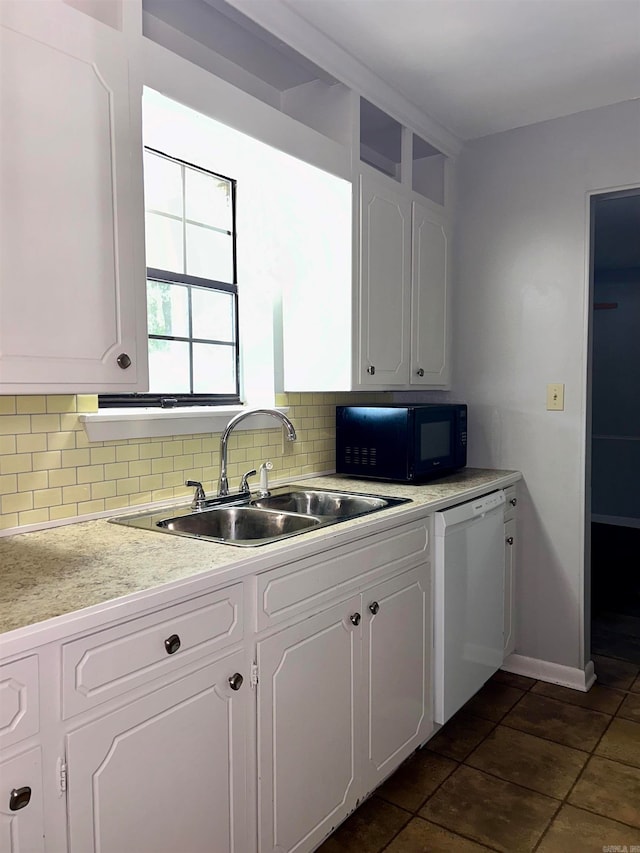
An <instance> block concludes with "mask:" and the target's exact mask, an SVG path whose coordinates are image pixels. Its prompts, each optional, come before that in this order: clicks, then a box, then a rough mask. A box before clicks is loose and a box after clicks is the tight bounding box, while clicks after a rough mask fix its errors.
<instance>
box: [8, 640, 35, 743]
mask: <svg viewBox="0 0 640 853" xmlns="http://www.w3.org/2000/svg"><path fill="white" fill-rule="evenodd" d="M38 692H39V687H38V657H37V655H30V656H29V657H26V658H21V659H20V660H15V661H12V662H11V663H5V664H2V666H0V748H1V749H5V748H6V747H8V746H11V744H14V743H18V741H20V740H22V739H23V738H26V737H30V736H31V735H34V734H36V733H37V732H38V731H39V730H40V710H39V708H40V703H39V697H38Z"/></svg>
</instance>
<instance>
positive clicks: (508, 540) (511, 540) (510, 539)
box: [505, 536, 513, 545]
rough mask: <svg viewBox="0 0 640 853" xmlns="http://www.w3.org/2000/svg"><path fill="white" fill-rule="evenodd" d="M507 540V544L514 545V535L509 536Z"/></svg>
mask: <svg viewBox="0 0 640 853" xmlns="http://www.w3.org/2000/svg"><path fill="white" fill-rule="evenodd" d="M505 542H506V543H507V545H513V536H507V538H506V539H505Z"/></svg>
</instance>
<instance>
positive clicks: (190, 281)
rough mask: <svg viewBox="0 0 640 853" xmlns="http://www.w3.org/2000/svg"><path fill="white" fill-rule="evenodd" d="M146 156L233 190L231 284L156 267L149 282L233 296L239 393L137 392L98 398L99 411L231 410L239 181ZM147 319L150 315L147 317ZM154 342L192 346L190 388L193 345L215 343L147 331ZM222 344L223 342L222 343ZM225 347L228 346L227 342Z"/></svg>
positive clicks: (236, 399)
mask: <svg viewBox="0 0 640 853" xmlns="http://www.w3.org/2000/svg"><path fill="white" fill-rule="evenodd" d="M143 150H144V151H145V152H146V151H149V152H150V153H152V154H156V155H159V156H161V157H164V158H166V159H168V160H171V161H172V162H174V163H178V164H180V166H182V167H187V168H190V169H194V170H196V171H198V172H202V173H204V174H206V175H209V176H211V177H214V178H220V179H222V180H224V181H227V182H228V183H229V184H230V187H231V229H232V230H231V235H230V236H231V245H232V278H233V281H232V282H224V281H217V280H216V279H208V278H202V277H200V276H194V275H188V274H186V273H177V272H173V271H171V270H163V269H156V268H153V267H147V269H146V281H147V282H149V281H158V282H166V283H168V284H179V285H185V286H187V287H189V288H191V287H201V288H204V289H207V290H213V291H214V292H219V293H220V292H222V293H231V294H233V308H234V337H235V342H234V344H229V346H233V348H234V350H235V359H234V362H235V380H236V390H235V393H233V394H197V393H190V394H171V393H154V392H135V393H130V394H99V395H98V407H99V409H109V408H142V407H144V408H155V409H159V410H162V409H165V410H166V409H173V408H182V407H188V406H229V405H241V404H242V400H241V397H240V322H239V317H238V313H239V312H238V301H239V300H238V263H237V228H236V200H237V181H236V180H235V179H234V178H230V177H228V176H227V175H222V174H220V173H218V172H213V171H212V170H211V169H205V168H203V167H202V166H198V165H196V164H194V163H189V162H188V161H187V160H183V159H181V158H180V157H174V156H173V155H171V154H167V153H166V152H164V151H160V150H159V149H157V148H153V147H152V146H150V145H145V146H144V149H143ZM182 221H183V222H186V219H185V218H184V217H183V220H182ZM190 303H191V291H190V290H189V319H190V325H191V316H192V315H191V304H190ZM145 305H146V306H147V312H148V304H147V302H146V300H145ZM147 317H148V314H147ZM190 331H191V330H190ZM151 340H168V341H172V340H178V341H186V342H188V343H189V346H190V356H189V373H190V378H191V384H192V386H193V355H192V352H191V348H192V346H193V344H194V343H212V340H210V339H208V340H203V339H201V338H195V337H193V336H191V337H188V338H186V337H183V336H180V335H178V336H171V335H154V334H149V332H148V331H147V348H148V347H149V341H151ZM220 343H222V342H220ZM225 344H226V342H225Z"/></svg>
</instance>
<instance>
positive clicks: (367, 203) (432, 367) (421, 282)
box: [359, 171, 449, 388]
mask: <svg viewBox="0 0 640 853" xmlns="http://www.w3.org/2000/svg"><path fill="white" fill-rule="evenodd" d="M360 181H361V183H360V304H359V311H360V336H361V337H360V368H359V381H360V383H361V384H362V385H366V386H370V387H377V388H386V387H390V386H392V385H393V386H402V387H408V386H409V387H411V386H425V387H434V386H444V385H446V384H447V383H448V381H449V360H448V311H447V302H448V241H447V232H446V227H445V217H444V214H443V213H441V212H436V209H435V205H431V204H430V203H429V202H427V200H426V199H425V201H424V203H420V202H418V201H416V200H415V194H413V193H411V192H409V191H408V190H406V189H405V188H403V187H401V186H399V185H398V184H397V183H396V182H395V181H394V180H393V179H391V178H388V177H386V176H384V175H378V174H376V173H374V172H371V173H369V171H367V172H363V174H362V175H361V177H360ZM412 198H413V199H414V200H413V202H412V201H411V199H412Z"/></svg>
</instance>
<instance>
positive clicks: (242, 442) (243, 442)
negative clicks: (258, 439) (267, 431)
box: [238, 432, 255, 447]
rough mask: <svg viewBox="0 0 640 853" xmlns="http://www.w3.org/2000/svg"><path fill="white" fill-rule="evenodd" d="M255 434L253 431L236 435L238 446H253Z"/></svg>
mask: <svg viewBox="0 0 640 853" xmlns="http://www.w3.org/2000/svg"><path fill="white" fill-rule="evenodd" d="M254 439H255V434H254V433H253V432H244V433H240V434H239V435H238V447H253V445H254Z"/></svg>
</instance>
